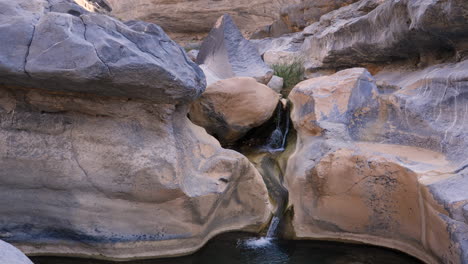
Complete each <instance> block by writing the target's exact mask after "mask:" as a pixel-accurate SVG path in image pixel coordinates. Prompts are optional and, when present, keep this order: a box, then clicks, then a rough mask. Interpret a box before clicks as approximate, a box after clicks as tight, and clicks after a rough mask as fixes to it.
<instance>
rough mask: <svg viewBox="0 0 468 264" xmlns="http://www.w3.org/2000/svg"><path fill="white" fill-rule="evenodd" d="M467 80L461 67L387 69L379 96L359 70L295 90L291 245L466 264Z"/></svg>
mask: <svg viewBox="0 0 468 264" xmlns="http://www.w3.org/2000/svg"><path fill="white" fill-rule="evenodd" d="M465 75H466V61H463V62H459V63H447V64H440V65H434V66H431V67H428V68H426V69H423V70H413V71H408V72H405V73H402V72H401V69H400V68H389V69H387V70H384V71H381V72H380V73H379V74H378V75H376V76H375V79H377V80H378V83H380V85H379V87H377V85H376V81H375V79H374V78H373V77H372V76H371V75H370V74H369V73H368V72H367V71H365V70H364V69H361V68H355V69H348V70H343V71H340V72H338V73H336V74H333V75H330V76H324V77H318V78H314V79H310V80H306V81H304V82H302V83H300V84H298V85H297V86H296V87H295V88H294V89H293V91H292V92H291V94H290V96H289V99H290V100H291V102H292V104H293V111H292V113H291V120H292V121H293V123H294V127H295V128H296V130H297V132H298V135H297V136H298V139H297V143H296V149H295V151H294V153H293V154H292V155H291V157H290V158H289V160H288V165H287V169H286V174H285V178H286V186H287V188H288V190H289V201H290V206H292V207H293V210H294V217H293V218H292V220H291V221H292V222H291V226H292V230H291V232H290V235H291V236H292V237H294V238H299V239H311V238H313V239H334V240H352V241H360V242H366V243H371V244H375V245H381V246H386V247H390V248H396V249H398V250H401V251H404V252H407V253H408V254H410V255H413V256H415V257H417V258H419V259H421V260H423V261H424V262H426V263H462V264H465V263H466V255H467V254H468V253H467V252H468V244H467V243H466V234H468V233H467V230H468V222H467V221H466V218H465V211H466V210H465V211H464V208H465V206H466V204H468V194H467V192H466V191H465V190H466V186H467V180H466V179H467V174H466V168H467V166H466V149H467V146H468V140H466V138H467V135H466V133H465V132H463V131H466V128H465V126H466V122H464V121H463V120H465V117H466V105H468V104H467V102H465V99H464V93H465V90H466V89H467V87H468V86H467V84H466V82H465V81H464V80H466V76H465ZM350 76H353V77H352V78H349V77H350ZM348 78H349V79H348ZM382 83H385V85H382ZM388 87H392V89H387V88H388Z"/></svg>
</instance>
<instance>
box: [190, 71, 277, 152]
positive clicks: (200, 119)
mask: <svg viewBox="0 0 468 264" xmlns="http://www.w3.org/2000/svg"><path fill="white" fill-rule="evenodd" d="M278 103H279V95H278V94H277V93H275V92H274V91H273V90H272V89H270V88H269V87H267V86H266V85H263V84H260V83H258V82H256V81H255V79H253V78H248V77H236V78H230V79H226V80H221V81H218V82H216V83H214V84H211V85H209V86H208V87H207V88H206V91H205V92H204V93H203V95H202V96H201V97H200V98H199V99H197V100H196V101H195V102H193V103H192V104H191V109H190V119H191V120H192V122H194V123H195V124H197V125H199V126H202V127H204V128H205V129H206V131H207V132H208V133H210V134H211V135H214V136H215V137H216V138H218V139H219V141H220V142H221V143H223V144H232V143H234V142H235V141H236V140H238V139H240V138H241V137H242V136H243V135H245V134H246V133H247V132H248V131H249V130H250V129H252V128H254V127H257V126H260V125H261V124H263V123H265V122H266V121H267V120H268V119H270V117H271V116H272V115H273V113H274V111H275V109H276V106H277V105H278Z"/></svg>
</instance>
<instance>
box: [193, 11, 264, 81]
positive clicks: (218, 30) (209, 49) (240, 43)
mask: <svg viewBox="0 0 468 264" xmlns="http://www.w3.org/2000/svg"><path fill="white" fill-rule="evenodd" d="M197 63H198V64H199V65H202V69H203V71H204V72H205V74H206V75H207V76H208V78H207V81H208V85H210V84H211V83H213V82H215V81H217V80H220V79H227V78H232V77H253V78H255V79H256V80H257V81H258V82H260V83H263V84H267V83H268V82H269V81H270V79H271V77H272V76H273V70H272V69H270V68H269V67H268V66H267V65H266V64H265V63H264V62H263V61H262V58H261V57H260V54H258V50H257V48H256V47H255V45H253V44H252V43H250V41H248V40H246V39H245V38H244V37H243V36H242V34H241V33H240V31H239V29H238V28H237V26H236V24H235V23H234V21H233V20H232V18H231V17H230V16H229V15H223V16H222V17H220V18H219V19H218V21H217V22H216V24H215V26H214V27H213V29H212V30H211V31H210V34H209V35H208V36H207V37H206V39H205V40H204V41H203V44H202V46H201V49H200V53H199V54H198V56H197ZM211 76H213V77H211Z"/></svg>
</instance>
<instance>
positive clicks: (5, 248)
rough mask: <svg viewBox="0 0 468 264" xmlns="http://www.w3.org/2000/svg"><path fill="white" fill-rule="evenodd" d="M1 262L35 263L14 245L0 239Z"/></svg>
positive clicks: (10, 263) (11, 263)
mask: <svg viewBox="0 0 468 264" xmlns="http://www.w3.org/2000/svg"><path fill="white" fill-rule="evenodd" d="M0 263H5V264H33V263H32V262H31V261H30V260H29V259H28V257H26V256H25V255H24V254H23V253H22V252H21V251H19V250H18V249H17V248H15V247H14V246H12V245H10V244H8V243H5V242H3V241H1V240H0Z"/></svg>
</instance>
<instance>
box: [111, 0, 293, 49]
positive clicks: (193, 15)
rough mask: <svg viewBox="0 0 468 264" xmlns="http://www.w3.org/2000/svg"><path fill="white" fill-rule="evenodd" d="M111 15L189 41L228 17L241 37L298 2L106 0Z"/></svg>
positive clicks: (205, 32) (269, 21)
mask: <svg viewBox="0 0 468 264" xmlns="http://www.w3.org/2000/svg"><path fill="white" fill-rule="evenodd" d="M108 2H109V3H110V5H111V7H112V9H113V12H112V14H113V15H114V16H117V17H119V18H121V19H123V20H132V19H138V20H144V21H147V22H152V23H156V24H158V25H160V26H161V27H162V28H163V29H164V30H165V31H166V32H168V33H169V34H170V35H172V36H175V37H179V38H181V39H183V40H187V39H189V40H190V35H191V34H195V35H200V34H201V35H206V34H207V33H208V32H209V31H210V30H211V28H212V26H213V24H214V23H215V22H216V20H217V19H218V18H219V17H220V16H222V15H223V14H229V15H231V16H232V17H233V19H234V21H236V23H237V25H239V27H240V29H241V31H242V32H243V33H244V34H245V35H250V34H251V33H252V32H254V31H256V30H257V29H259V28H261V27H263V26H266V25H269V24H271V23H272V22H273V21H274V20H276V19H278V17H279V10H280V9H281V7H283V6H284V5H289V4H294V3H298V2H299V0H276V1H270V0H253V1H252V0H236V1H231V0H217V1H211V0H197V1H185V0H172V1H165V0H139V1H135V0H108Z"/></svg>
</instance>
